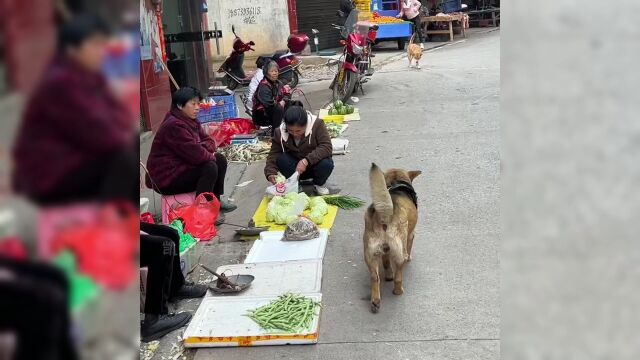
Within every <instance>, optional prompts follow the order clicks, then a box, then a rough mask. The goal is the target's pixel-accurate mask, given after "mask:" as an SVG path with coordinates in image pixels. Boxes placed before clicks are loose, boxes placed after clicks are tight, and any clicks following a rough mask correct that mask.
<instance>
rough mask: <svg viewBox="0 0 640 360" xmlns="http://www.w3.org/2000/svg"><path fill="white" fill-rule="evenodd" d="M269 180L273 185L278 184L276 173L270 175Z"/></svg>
mask: <svg viewBox="0 0 640 360" xmlns="http://www.w3.org/2000/svg"><path fill="white" fill-rule="evenodd" d="M269 182H270V183H272V184H273V185H275V184H276V176H275V175H269Z"/></svg>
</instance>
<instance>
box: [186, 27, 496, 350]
mask: <svg viewBox="0 0 640 360" xmlns="http://www.w3.org/2000/svg"><path fill="white" fill-rule="evenodd" d="M499 86H500V33H499V31H494V32H489V33H485V34H476V35H475V36H474V38H473V39H468V40H467V41H463V42H457V43H455V44H452V45H449V46H445V47H442V48H439V49H434V50H433V51H429V52H426V53H425V56H424V57H423V63H422V70H415V69H408V68H407V62H406V59H401V60H398V61H396V62H393V63H391V64H388V65H387V66H386V67H384V68H382V69H380V70H379V72H378V73H376V74H375V75H374V76H373V78H372V81H371V82H370V83H368V84H365V86H364V88H365V92H366V94H365V95H362V94H357V96H358V97H359V98H360V102H359V103H358V104H357V106H358V107H359V108H360V112H361V114H362V121H360V122H353V123H351V126H350V127H349V129H348V130H347V132H346V137H348V138H349V140H350V141H351V153H350V154H348V155H346V156H336V157H335V158H334V159H335V161H336V169H335V172H334V176H333V177H332V179H331V180H330V181H332V182H333V183H335V184H337V185H339V186H340V187H341V188H342V189H343V193H347V194H352V195H356V196H359V197H362V198H364V199H367V201H368V200H369V199H370V196H369V184H368V177H367V174H368V169H369V167H370V164H371V162H376V163H377V164H379V165H380V166H382V167H383V168H385V169H386V168H390V167H401V168H406V169H416V170H422V172H423V174H422V176H420V177H418V178H417V179H416V180H415V182H414V185H415V188H416V191H417V193H418V196H419V214H420V218H419V225H418V229H417V237H416V240H415V242H414V254H413V261H412V262H411V263H410V264H409V265H408V266H407V267H406V270H405V274H404V280H405V284H404V289H405V293H404V295H402V296H395V295H393V294H392V293H391V290H392V284H391V283H384V284H383V286H382V305H381V309H380V312H379V313H378V314H372V313H371V312H370V311H369V276H368V272H367V270H366V267H365V266H364V261H363V258H362V228H363V220H362V217H363V212H364V209H360V210H358V211H352V212H345V211H342V212H341V213H340V214H339V217H338V219H337V221H336V224H335V226H334V228H333V231H332V235H331V238H330V241H329V244H328V247H327V251H326V254H325V259H324V272H323V282H322V292H323V305H324V309H323V312H322V317H321V329H320V340H319V344H317V345H306V346H278V347H256V348H229V349H200V350H198V351H197V353H196V356H195V358H196V359H201V360H205V359H225V360H226V359H229V360H230V359H243V360H248V359H261V360H262V359H297V360H306V359H323V360H330V359H352V360H357V359H498V358H499V354H500V343H499V341H500V301H499V295H500V291H499V290H500V277H499V267H500V266H499V242H500V225H499V224H500V223H499V194H500V185H499V173H500V152H499V149H500V134H499V101H498V100H499ZM327 87H328V83H327V82H317V83H312V84H305V85H304V86H303V87H302V89H303V90H304V91H305V92H306V93H307V96H308V97H309V98H310V99H313V100H312V101H313V102H314V104H312V105H313V107H318V106H320V105H322V103H323V102H326V101H328V99H329V96H330V95H329V92H328V90H327Z"/></svg>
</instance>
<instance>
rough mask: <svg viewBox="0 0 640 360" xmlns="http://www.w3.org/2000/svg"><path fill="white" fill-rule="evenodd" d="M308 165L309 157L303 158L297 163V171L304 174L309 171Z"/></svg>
mask: <svg viewBox="0 0 640 360" xmlns="http://www.w3.org/2000/svg"><path fill="white" fill-rule="evenodd" d="M307 166H309V162H308V161H307V159H302V160H300V161H299V162H298V165H296V171H297V172H298V174H300V175H302V174H303V173H304V172H305V171H307Z"/></svg>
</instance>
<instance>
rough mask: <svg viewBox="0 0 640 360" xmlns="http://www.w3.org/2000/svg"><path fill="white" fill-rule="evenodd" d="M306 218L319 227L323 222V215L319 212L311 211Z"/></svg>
mask: <svg viewBox="0 0 640 360" xmlns="http://www.w3.org/2000/svg"><path fill="white" fill-rule="evenodd" d="M307 217H308V218H309V219H310V220H311V221H313V222H314V223H315V224H316V225H320V224H322V223H323V222H324V215H323V214H322V213H321V212H319V211H311V212H310V213H309V214H308V215H307Z"/></svg>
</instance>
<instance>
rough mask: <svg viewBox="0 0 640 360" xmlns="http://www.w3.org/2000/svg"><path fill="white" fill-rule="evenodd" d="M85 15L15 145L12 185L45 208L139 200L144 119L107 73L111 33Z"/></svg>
mask: <svg viewBox="0 0 640 360" xmlns="http://www.w3.org/2000/svg"><path fill="white" fill-rule="evenodd" d="M108 30H109V29H108V28H107V26H106V24H105V23H104V22H103V21H102V20H101V19H100V18H97V17H94V16H89V15H80V16H78V17H75V18H73V19H71V20H69V22H67V23H65V24H64V25H62V26H61V28H60V30H59V33H58V53H57V54H56V56H55V58H54V60H53V61H52V63H51V64H50V65H49V67H48V68H47V69H46V70H45V72H44V75H43V78H42V80H41V81H40V83H39V85H38V86H37V88H36V89H35V91H34V93H33V94H32V96H31V98H30V100H29V101H28V102H27V104H26V107H25V109H26V110H25V114H24V117H23V119H22V123H21V124H20V128H19V130H18V134H17V137H16V141H15V144H14V148H13V160H14V168H13V173H12V184H13V189H14V191H16V192H17V193H19V194H22V195H25V196H26V197H28V198H29V199H30V200H32V201H34V202H35V203H37V204H39V205H43V206H47V205H61V204H64V203H70V202H75V201H109V200H129V201H130V202H132V204H134V205H135V206H136V207H137V206H138V198H139V191H140V188H139V168H138V154H137V153H138V150H137V147H138V144H137V142H136V139H137V138H138V136H139V135H138V131H137V130H138V129H137V119H136V117H135V116H134V115H133V114H132V113H131V112H130V111H128V110H127V108H126V107H125V106H124V105H123V102H122V101H121V100H120V99H118V98H116V97H115V96H114V93H113V92H112V91H111V89H110V87H109V86H108V83H107V80H106V79H105V77H104V76H103V75H102V72H101V71H102V63H103V60H104V58H105V54H106V46H107V40H108V38H107V36H108V33H109V31H108Z"/></svg>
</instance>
